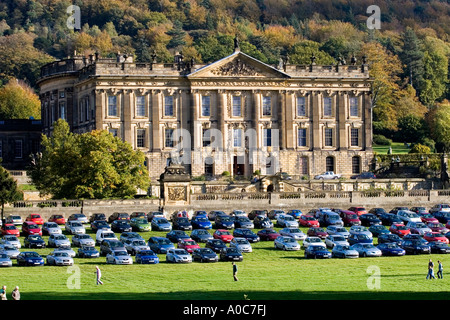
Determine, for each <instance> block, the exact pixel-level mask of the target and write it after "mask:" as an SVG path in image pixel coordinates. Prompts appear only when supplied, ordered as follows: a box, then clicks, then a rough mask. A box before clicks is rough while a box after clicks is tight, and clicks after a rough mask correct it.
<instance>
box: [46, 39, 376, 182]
mask: <svg viewBox="0 0 450 320" xmlns="http://www.w3.org/2000/svg"><path fill="white" fill-rule="evenodd" d="M38 84H39V86H40V99H41V102H42V127H43V132H44V133H45V134H51V131H52V124H53V123H54V121H56V120H57V119H58V118H63V119H65V120H66V121H67V122H68V123H69V125H70V127H71V130H72V131H73V132H75V133H83V132H88V131H90V130H94V129H105V130H108V131H109V132H111V133H112V134H114V135H116V136H118V137H120V138H122V139H123V140H125V141H127V142H129V143H130V144H131V145H133V147H134V148H135V149H139V150H141V151H142V152H143V153H144V154H145V156H146V159H147V160H146V165H147V167H148V170H149V173H150V176H151V177H152V178H157V177H159V175H160V174H161V173H162V172H164V169H165V168H166V166H167V164H168V163H169V162H170V161H173V162H177V163H182V164H183V165H184V166H185V168H186V171H187V172H188V173H190V174H191V175H192V176H194V177H195V176H200V175H203V174H205V175H220V174H222V173H223V172H225V171H228V172H229V173H230V174H231V175H233V176H236V175H243V176H247V177H249V176H251V175H252V173H253V172H254V171H256V170H259V171H260V173H261V174H263V175H264V174H274V173H277V172H281V171H282V172H287V173H288V174H290V175H298V176H304V175H308V176H310V177H313V176H314V175H316V174H320V173H323V172H325V171H334V172H336V173H340V174H342V175H343V176H350V175H352V174H356V173H359V172H362V171H365V170H367V169H368V167H369V165H370V163H371V161H372V158H373V153H372V109H371V108H372V106H371V99H370V85H371V79H370V77H369V72H368V65H367V64H366V61H362V63H356V61H352V63H350V64H348V65H347V64H345V63H339V64H337V65H333V66H322V65H316V64H315V62H314V57H312V58H311V63H310V64H309V65H293V64H289V63H288V60H287V59H282V60H281V61H280V64H279V65H278V66H270V65H267V64H265V63H263V62H261V61H259V60H257V59H255V58H253V57H251V56H249V55H247V54H245V53H243V52H241V51H240V50H239V47H238V46H236V48H235V51H234V52H233V53H232V54H231V55H229V56H227V57H224V58H223V59H221V60H218V61H215V62H213V63H210V64H196V63H195V62H194V61H185V59H184V58H183V55H182V54H178V55H177V56H176V59H175V62H174V63H169V64H167V63H158V62H157V61H156V57H155V59H154V60H153V61H151V62H148V63H137V62H134V61H133V59H132V57H128V56H126V55H120V54H118V55H117V58H115V59H110V58H108V59H107V58H101V57H99V56H98V55H91V56H89V57H81V56H74V57H72V58H68V59H64V60H60V61H55V62H53V63H50V64H47V65H45V66H43V67H42V70H41V78H40V80H39V83H38Z"/></svg>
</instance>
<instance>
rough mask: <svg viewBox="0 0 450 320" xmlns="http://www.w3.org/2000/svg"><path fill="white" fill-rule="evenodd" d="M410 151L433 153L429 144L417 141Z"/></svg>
mask: <svg viewBox="0 0 450 320" xmlns="http://www.w3.org/2000/svg"><path fill="white" fill-rule="evenodd" d="M409 153H426V154H428V153H431V149H430V147H428V146H424V145H423V144H420V143H416V144H415V145H414V146H413V147H412V148H411V150H409Z"/></svg>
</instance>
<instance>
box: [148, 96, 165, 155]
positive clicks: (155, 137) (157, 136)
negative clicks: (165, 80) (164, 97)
mask: <svg viewBox="0 0 450 320" xmlns="http://www.w3.org/2000/svg"><path fill="white" fill-rule="evenodd" d="M160 101H161V91H160V90H153V91H152V95H151V114H152V115H151V119H152V149H153V150H152V151H154V152H160V151H161V143H160V141H161V134H164V133H161V132H160V129H159V122H160V121H159V120H160V117H161V114H160V112H159V110H160V108H159V104H160Z"/></svg>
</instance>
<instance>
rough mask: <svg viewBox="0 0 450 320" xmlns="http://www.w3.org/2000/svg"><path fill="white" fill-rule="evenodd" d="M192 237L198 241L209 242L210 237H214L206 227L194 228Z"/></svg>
mask: <svg viewBox="0 0 450 320" xmlns="http://www.w3.org/2000/svg"><path fill="white" fill-rule="evenodd" d="M190 237H191V239H192V240H194V241H196V242H207V241H208V240H210V239H213V236H212V234H211V233H209V231H208V230H205V229H194V230H192V232H191V235H190Z"/></svg>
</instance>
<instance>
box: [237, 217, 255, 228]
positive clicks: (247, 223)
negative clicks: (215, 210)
mask: <svg viewBox="0 0 450 320" xmlns="http://www.w3.org/2000/svg"><path fill="white" fill-rule="evenodd" d="M234 227H235V228H246V229H253V228H254V227H255V225H254V223H253V222H252V220H250V219H249V218H248V217H246V216H235V218H234Z"/></svg>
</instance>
